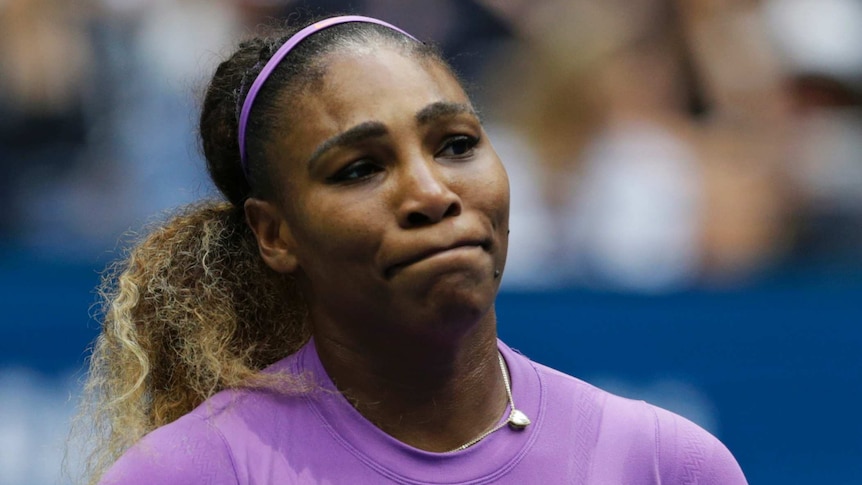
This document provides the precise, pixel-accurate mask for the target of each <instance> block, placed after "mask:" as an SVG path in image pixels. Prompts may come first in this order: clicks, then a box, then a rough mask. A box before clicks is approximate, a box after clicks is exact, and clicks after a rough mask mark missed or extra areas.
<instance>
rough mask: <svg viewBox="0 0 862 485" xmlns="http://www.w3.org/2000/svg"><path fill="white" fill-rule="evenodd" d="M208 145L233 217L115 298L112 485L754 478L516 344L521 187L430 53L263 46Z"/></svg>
mask: <svg viewBox="0 0 862 485" xmlns="http://www.w3.org/2000/svg"><path fill="white" fill-rule="evenodd" d="M201 135H202V138H203V147H204V152H205V155H206V157H207V161H208V167H209V170H210V173H211V175H212V178H213V180H214V182H215V184H216V185H217V186H218V188H219V189H220V190H221V191H222V193H223V194H224V195H225V197H226V198H227V199H228V201H229V203H227V204H225V203H213V204H205V205H202V206H199V207H196V208H192V209H190V210H188V211H187V212H186V213H185V214H182V215H180V216H178V217H176V218H175V219H173V220H172V221H169V222H168V223H167V224H165V225H164V226H163V227H161V228H158V229H157V230H156V231H155V232H154V233H153V234H152V235H150V236H149V237H148V238H147V239H146V240H144V241H143V242H142V243H140V244H139V245H138V246H137V247H136V248H135V249H134V250H133V251H132V252H131V254H130V256H129V258H128V261H127V262H126V263H125V264H124V265H123V267H122V268H121V272H120V273H119V276H118V278H117V284H116V289H114V290H109V291H108V295H107V298H108V300H107V301H108V302H109V305H108V307H107V311H106V315H105V323H104V328H103V332H102V335H101V336H100V337H99V340H98V342H97V345H96V349H95V352H94V357H93V361H92V364H91V365H92V369H91V381H90V383H89V386H88V388H89V389H90V391H91V392H93V393H95V394H96V395H97V396H100V398H101V401H97V407H96V411H97V419H96V423H97V424H98V423H102V425H103V427H104V429H103V431H104V434H103V435H101V436H104V437H105V442H104V443H102V444H101V445H100V448H99V451H100V454H98V455H97V456H96V457H95V460H94V461H93V467H94V468H93V472H94V476H95V477H98V476H99V475H100V474H101V472H100V470H102V469H104V468H105V467H106V466H108V465H110V464H111V462H113V461H114V460H115V459H116V457H117V456H118V455H120V454H122V456H121V457H120V458H119V459H118V460H117V461H116V462H115V463H113V465H112V466H110V469H109V470H108V471H107V472H106V473H105V474H104V475H103V476H102V479H101V480H102V483H124V484H128V483H132V484H135V483H142V484H143V483H147V484H152V483H184V484H195V483H200V484H238V483H258V484H260V483H389V482H395V483H475V484H478V483H517V484H524V483H542V484H545V483H602V484H607V483H626V484H647V483H663V484H673V483H701V484H702V483H708V484H722V485H734V484H741V483H745V479H744V478H743V476H742V472H741V471H740V469H739V467H738V465H737V464H736V462H735V461H734V459H733V457H732V456H731V455H730V453H729V452H728V451H727V449H726V448H725V447H724V446H723V445H721V443H719V442H718V441H717V440H716V439H715V438H713V437H712V436H710V435H709V434H707V433H706V432H705V431H703V430H701V429H700V428H698V427H697V426H695V425H694V424H692V423H690V422H688V421H686V420H684V419H683V418H680V417H678V416H675V415H673V414H671V413H669V412H667V411H664V410H661V409H657V408H654V407H652V406H650V405H648V404H646V403H643V402H634V401H629V400H626V399H622V398H619V397H616V396H613V395H610V394H608V393H605V392H604V391H601V390H598V389H596V388H594V387H591V386H589V385H588V384H585V383H583V382H581V381H578V380H576V379H574V378H572V377H569V376H565V375H563V374H560V373H558V372H555V371H553V370H550V369H548V368H545V367H542V366H541V365H538V364H535V363H532V362H530V361H529V360H528V359H526V358H525V357H524V356H521V355H519V354H517V353H515V352H513V351H512V350H511V349H509V348H508V347H507V346H506V345H504V344H503V343H501V342H499V341H498V340H497V337H496V315H495V313H494V298H495V296H496V294H497V289H498V286H499V282H500V276H501V274H502V271H503V267H504V264H505V259H506V246H507V236H508V206H509V195H508V181H507V178H506V174H505V171H504V170H503V167H502V165H501V163H500V160H499V159H498V158H497V155H496V154H495V152H494V150H493V148H492V146H491V144H490V142H489V141H488V140H487V137H486V136H485V134H484V132H483V130H482V125H481V123H480V121H479V118H478V116H477V115H476V112H475V110H474V108H473V107H472V105H471V103H470V100H469V99H468V97H467V95H466V94H465V93H464V90H463V89H462V87H461V85H460V83H459V82H458V80H457V79H456V78H455V76H454V75H453V74H452V72H451V70H450V69H449V68H448V67H447V65H446V64H445V63H444V62H443V61H442V60H441V58H440V56H439V55H438V54H437V53H436V52H435V51H434V50H433V49H432V48H430V47H429V46H428V45H426V44H423V43H420V42H418V41H416V40H415V39H413V38H412V37H411V36H409V34H406V33H404V32H402V31H400V30H398V29H397V28H396V27H394V26H391V25H388V24H385V23H383V22H380V21H378V20H374V19H369V18H364V17H335V18H330V19H326V20H323V21H321V22H318V23H315V24H312V25H310V26H308V27H306V28H304V29H302V30H300V31H299V32H298V33H295V34H293V35H289V34H288V35H285V36H282V37H280V38H277V39H256V40H253V41H251V42H247V43H245V44H243V45H241V47H240V49H239V50H238V51H237V52H236V53H235V54H234V55H233V56H232V57H231V58H230V59H228V60H227V61H225V62H224V63H222V64H221V65H220V66H219V67H218V69H217V70H216V73H215V75H214V77H213V79H212V82H211V84H210V87H209V89H208V92H207V95H206V98H205V100H204V106H203V112H202V115H201Z"/></svg>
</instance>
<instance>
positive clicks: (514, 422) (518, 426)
mask: <svg viewBox="0 0 862 485" xmlns="http://www.w3.org/2000/svg"><path fill="white" fill-rule="evenodd" d="M530 422H531V421H530V418H528V417H527V415H526V414H524V413H522V412H521V411H519V410H517V409H512V412H511V413H509V427H510V428H512V429H515V430H522V429H524V428H526V427H527V426H529V424H530Z"/></svg>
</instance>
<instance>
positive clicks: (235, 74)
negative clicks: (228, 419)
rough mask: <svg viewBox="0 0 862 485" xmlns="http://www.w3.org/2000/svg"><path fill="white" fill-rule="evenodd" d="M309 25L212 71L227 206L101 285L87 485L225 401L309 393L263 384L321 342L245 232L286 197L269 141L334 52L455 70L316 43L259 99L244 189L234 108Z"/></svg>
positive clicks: (148, 244) (209, 157) (82, 418)
mask: <svg viewBox="0 0 862 485" xmlns="http://www.w3.org/2000/svg"><path fill="white" fill-rule="evenodd" d="M316 20H317V19H312V20H311V21H310V22H308V23H306V24H305V25H309V24H310V23H312V22H314V21H316ZM302 27H304V25H300V26H297V27H295V28H292V29H275V30H274V31H273V32H272V33H271V34H269V35H266V36H262V37H257V38H254V39H251V40H248V41H245V42H243V43H241V44H240V46H239V49H238V50H237V51H236V52H235V53H234V54H233V55H232V56H231V57H230V58H228V59H227V60H226V61H224V62H222V63H221V64H220V65H219V66H218V67H217V68H216V71H215V74H214V75H213V78H212V80H211V82H210V85H209V87H208V88H207V91H206V95H205V97H204V100H203V105H202V109H201V116H200V135H201V142H202V148H203V152H204V156H205V158H206V162H207V170H208V171H209V174H210V178H211V179H212V180H213V182H214V183H215V185H216V187H218V189H219V191H220V192H221V193H222V194H223V195H224V197H225V198H226V199H227V201H226V202H216V201H212V202H202V203H199V204H196V205H192V206H189V207H186V208H184V209H181V210H179V211H178V212H177V213H176V214H175V215H174V216H173V217H171V218H170V219H169V220H168V221H166V222H164V223H162V224H160V225H157V226H155V228H154V229H153V230H152V232H151V233H150V234H149V235H147V236H146V237H144V238H143V239H141V240H140V241H139V242H138V243H137V244H136V245H134V246H133V248H132V249H131V250H129V252H128V255H127V257H126V258H125V259H124V260H122V261H120V262H118V263H115V264H114V266H113V267H112V268H111V270H110V271H108V272H107V274H106V275H105V277H104V278H103V281H102V285H101V287H100V289H99V293H100V296H101V299H102V308H101V317H102V329H101V333H100V335H99V337H98V338H97V340H96V342H95V344H94V347H93V350H92V355H91V357H90V368H89V375H88V378H87V382H86V385H85V389H84V397H83V399H82V405H81V410H80V413H79V417H78V419H77V422H76V424H74V426H73V433H72V435H73V436H74V437H79V436H80V437H82V438H83V439H84V440H86V441H87V442H86V443H83V444H84V445H85V446H86V445H89V446H86V447H87V448H90V449H91V452H90V454H89V455H88V457H87V462H86V464H85V469H84V470H83V474H84V475H85V477H86V478H85V479H84V481H87V482H89V483H96V482H97V481H98V480H99V478H100V477H101V475H102V474H103V473H104V472H105V470H106V469H107V468H108V467H109V466H110V465H111V464H112V463H113V462H114V461H116V459H117V458H119V456H120V455H121V454H122V453H123V452H125V451H126V450H127V449H128V448H129V447H130V446H132V445H133V444H134V443H135V442H137V441H138V440H139V439H140V438H141V437H143V436H144V435H145V434H146V433H148V432H150V431H152V430H154V429H155V428H157V427H159V426H163V425H165V424H168V423H170V422H172V421H174V420H176V419H177V418H179V417H180V416H182V415H184V414H186V413H188V412H190V411H191V410H192V409H194V408H195V407H196V406H198V405H200V404H201V403H202V402H203V401H204V400H206V399H207V398H209V397H210V396H212V395H213V394H215V393H216V392H218V391H220V390H223V389H227V388H238V387H247V388H248V387H251V388H268V389H277V390H278V391H282V392H307V391H308V388H307V386H306V385H305V383H304V381H303V379H302V377H303V376H285V375H277V374H266V373H261V372H260V371H261V370H262V369H263V368H264V367H266V366H268V365H270V364H272V363H274V362H276V361H278V360H279V359H281V358H283V357H285V356H287V355H289V354H291V353H293V352H295V351H296V350H298V349H299V347H301V346H302V345H303V344H304V343H305V342H306V341H308V339H309V337H310V335H311V329H310V324H309V323H308V322H307V318H306V316H307V311H306V305H305V302H304V299H303V296H302V295H301V293H300V291H299V288H298V286H297V285H296V283H295V282H294V280H293V278H292V277H291V276H290V275H283V274H279V273H276V272H275V271H274V270H272V269H270V268H269V267H268V266H266V264H265V263H264V261H263V259H262V258H261V257H260V255H259V253H258V246H257V241H256V238H255V236H254V233H253V232H252V231H251V229H250V228H249V227H248V225H247V223H246V220H245V213H244V204H245V201H246V200H247V199H248V198H250V197H257V198H263V199H267V200H276V201H277V200H280V198H281V197H286V195H285V194H282V193H280V192H279V190H278V188H277V187H275V186H274V185H273V182H272V181H273V180H277V176H276V173H275V164H274V163H271V162H270V160H268V155H269V154H268V153H267V148H268V146H269V142H270V140H271V136H272V132H273V130H276V129H283V128H284V127H289V126H290V124H291V122H292V121H293V120H291V116H290V115H291V113H292V112H293V109H292V104H291V103H295V102H296V98H298V97H299V96H301V94H302V89H303V88H305V87H307V86H308V85H309V83H314V82H316V81H318V80H319V79H320V78H321V76H323V75H324V73H325V66H323V65H322V58H323V56H324V55H325V54H326V53H328V52H332V51H334V50H335V49H338V48H351V47H360V48H367V46H368V45H381V44H382V43H386V44H387V45H390V46H392V47H395V48H398V49H401V50H402V51H403V52H404V53H405V54H406V55H410V56H413V57H414V58H416V59H421V60H434V61H436V62H439V63H440V64H441V65H443V66H446V67H447V68H448V65H447V64H446V63H445V61H443V59H442V57H441V56H440V54H439V52H438V51H437V49H436V48H435V47H434V46H432V45H430V44H423V43H419V42H415V41H413V40H412V39H409V38H408V37H406V36H404V35H403V34H401V33H398V32H396V31H393V30H391V29H388V28H385V27H381V26H377V25H373V24H365V23H346V24H341V25H337V26H334V27H331V28H328V29H326V30H323V31H321V32H318V33H316V34H315V35H314V36H311V37H309V38H308V39H306V40H305V41H303V42H302V43H301V44H300V45H299V46H297V47H296V48H295V49H294V50H293V51H291V53H290V55H289V56H288V57H287V58H286V59H285V60H284V61H282V62H281V64H279V67H278V68H277V69H276V70H275V71H274V72H273V73H272V75H271V76H270V77H269V78H268V81H267V82H266V83H265V84H264V87H263V89H262V90H261V91H260V92H259V94H258V97H257V98H256V102H255V108H254V110H253V113H252V119H251V122H250V123H249V127H248V132H247V135H246V144H247V148H248V151H247V153H248V155H249V176H248V178H246V177H245V176H244V174H243V171H242V168H241V165H240V154H239V146H238V142H237V130H238V127H237V125H238V116H239V115H238V111H239V109H238V107H239V106H241V105H242V101H243V99H244V96H245V95H246V90H247V89H248V87H249V85H250V84H251V81H252V80H253V79H254V78H255V77H256V76H257V75H258V74H259V72H260V70H261V69H262V68H263V65H264V64H265V62H266V60H268V59H269V58H270V57H271V56H272V55H273V54H274V53H275V51H276V50H277V49H278V47H279V46H281V45H282V44H283V43H284V42H286V41H287V39H288V38H289V37H290V36H291V35H292V34H293V33H294V32H296V31H297V30H299V29H300V28H302ZM76 445H77V444H76Z"/></svg>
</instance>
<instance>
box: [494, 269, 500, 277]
mask: <svg viewBox="0 0 862 485" xmlns="http://www.w3.org/2000/svg"><path fill="white" fill-rule="evenodd" d="M499 277H500V270H499V269H497V268H494V278H495V279H496V278H499Z"/></svg>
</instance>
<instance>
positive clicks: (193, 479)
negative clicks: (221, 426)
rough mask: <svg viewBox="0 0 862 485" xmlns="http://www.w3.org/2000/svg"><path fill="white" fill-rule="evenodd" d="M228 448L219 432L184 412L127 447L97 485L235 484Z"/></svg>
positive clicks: (235, 479) (235, 477)
mask: <svg viewBox="0 0 862 485" xmlns="http://www.w3.org/2000/svg"><path fill="white" fill-rule="evenodd" d="M238 483H239V482H238V480H237V474H236V470H235V468H234V463H233V460H232V456H231V454H230V450H229V449H228V447H227V445H226V443H225V441H224V438H223V437H222V435H221V433H220V432H219V431H218V430H217V429H216V428H215V427H213V426H211V425H210V424H209V423H207V422H206V421H204V420H203V419H201V418H199V417H197V416H194V415H187V416H184V417H182V418H180V419H179V420H177V421H175V422H173V423H171V424H169V425H167V426H163V427H161V428H159V429H156V430H155V431H153V432H152V433H150V434H148V435H147V436H145V437H144V438H143V439H141V441H140V442H138V443H137V444H136V445H135V446H133V447H132V448H130V449H129V450H128V451H127V452H126V453H124V454H123V456H121V457H120V459H119V460H117V462H116V463H114V465H113V466H112V467H111V468H110V469H109V470H108V471H107V472H106V473H105V475H104V476H103V477H102V480H101V481H100V482H99V484H100V485H114V484H124V485H145V484H146V485H159V484H184V485H238Z"/></svg>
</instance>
